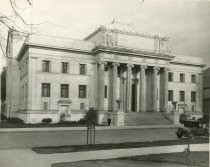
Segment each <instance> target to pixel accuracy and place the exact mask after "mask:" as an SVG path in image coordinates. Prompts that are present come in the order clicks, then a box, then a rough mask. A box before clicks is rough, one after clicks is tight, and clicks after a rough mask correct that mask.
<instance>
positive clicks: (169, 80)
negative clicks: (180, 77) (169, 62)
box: [168, 72, 174, 82]
mask: <svg viewBox="0 0 210 167" xmlns="http://www.w3.org/2000/svg"><path fill="white" fill-rule="evenodd" d="M170 74H171V75H170ZM170 76H171V77H170ZM170 78H171V79H170ZM173 80H174V79H173V73H172V72H168V82H173Z"/></svg>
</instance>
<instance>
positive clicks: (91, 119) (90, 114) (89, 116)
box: [84, 108, 97, 124]
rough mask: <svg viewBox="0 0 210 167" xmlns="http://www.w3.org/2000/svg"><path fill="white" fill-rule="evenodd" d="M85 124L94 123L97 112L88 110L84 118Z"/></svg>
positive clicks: (92, 109)
mask: <svg viewBox="0 0 210 167" xmlns="http://www.w3.org/2000/svg"><path fill="white" fill-rule="evenodd" d="M84 119H85V121H86V123H91V124H93V123H96V122H97V111H96V110H95V109H94V108H90V109H89V110H88V111H87V112H86V115H85V116H84Z"/></svg>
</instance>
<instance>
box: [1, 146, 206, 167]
mask: <svg viewBox="0 0 210 167" xmlns="http://www.w3.org/2000/svg"><path fill="white" fill-rule="evenodd" d="M186 148H187V145H176V146H158V147H147V148H130V149H112V150H100V151H87V152H75V153H60V154H36V153H35V152H33V151H32V150H30V149H10V150H0V166H2V167H29V166H30V167H50V166H51V165H52V164H54V163H61V162H75V161H82V160H92V159H110V158H119V157H126V156H135V155H146V154H159V153H172V152H182V151H184V150H185V149H186ZM190 150H191V151H209V144H192V145H190Z"/></svg>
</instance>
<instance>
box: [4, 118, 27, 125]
mask: <svg viewBox="0 0 210 167" xmlns="http://www.w3.org/2000/svg"><path fill="white" fill-rule="evenodd" d="M7 121H8V122H10V123H16V124H23V120H21V119H19V118H7Z"/></svg>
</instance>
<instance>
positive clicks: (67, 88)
mask: <svg viewBox="0 0 210 167" xmlns="http://www.w3.org/2000/svg"><path fill="white" fill-rule="evenodd" d="M65 86H67V87H66V88H64V87H65ZM63 90H64V92H65V91H66V92H65V93H64V94H63ZM60 91H61V92H60V97H61V98H69V84H61V87H60ZM63 95H67V96H63Z"/></svg>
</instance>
